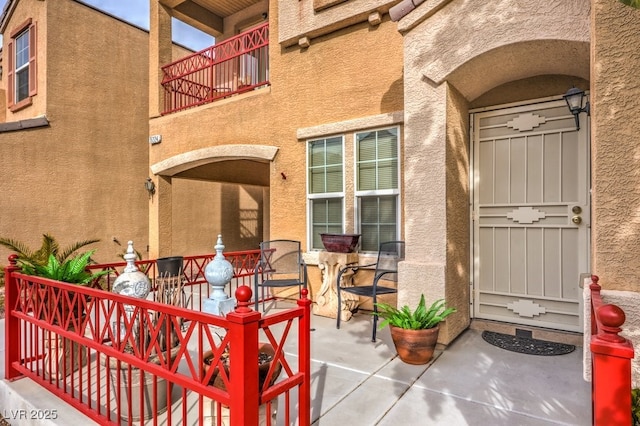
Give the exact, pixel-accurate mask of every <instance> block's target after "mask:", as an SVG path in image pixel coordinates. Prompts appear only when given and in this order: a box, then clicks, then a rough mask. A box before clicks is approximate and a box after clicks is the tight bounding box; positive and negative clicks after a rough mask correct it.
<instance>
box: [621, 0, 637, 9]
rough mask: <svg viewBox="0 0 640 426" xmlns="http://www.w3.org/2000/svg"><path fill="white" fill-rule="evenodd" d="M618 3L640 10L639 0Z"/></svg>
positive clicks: (625, 0)
mask: <svg viewBox="0 0 640 426" xmlns="http://www.w3.org/2000/svg"><path fill="white" fill-rule="evenodd" d="M620 3H624V4H626V5H627V6H631V7H635V8H636V9H640V0H620Z"/></svg>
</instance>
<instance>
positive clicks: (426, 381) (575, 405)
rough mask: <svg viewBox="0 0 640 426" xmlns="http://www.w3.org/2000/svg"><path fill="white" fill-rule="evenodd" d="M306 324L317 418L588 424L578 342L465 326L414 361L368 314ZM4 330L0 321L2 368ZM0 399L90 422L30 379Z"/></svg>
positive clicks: (12, 406) (3, 384)
mask: <svg viewBox="0 0 640 426" xmlns="http://www.w3.org/2000/svg"><path fill="white" fill-rule="evenodd" d="M282 305H283V302H279V307H280V306H282ZM312 327H313V328H314V331H312V333H311V337H312V341H311V345H312V347H311V351H312V362H311V368H312V383H311V394H312V415H311V417H312V421H313V422H314V423H313V424H314V425H324V426H334V425H339V424H348V425H349V426H360V425H362V426H371V425H393V426H395V425H399V424H402V425H424V424H428V425H487V424H491V425H516V424H517V425H543V424H565V425H588V424H591V390H590V388H591V384H590V383H588V382H585V381H584V380H583V378H582V347H581V346H579V347H577V348H576V350H575V351H574V352H572V353H570V354H567V355H560V356H550V357H549V356H535V355H524V354H518V353H514V352H509V351H506V350H503V349H499V348H497V347H495V346H492V345H490V344H488V343H486V342H485V341H484V340H483V339H482V337H481V331H480V330H476V329H469V330H467V331H465V332H464V333H463V334H462V335H461V336H460V337H458V339H456V340H455V341H454V342H453V343H452V344H451V345H449V346H448V347H447V348H446V350H445V351H443V352H437V353H436V357H435V360H434V361H432V362H431V363H430V364H429V365H425V366H412V365H408V364H405V363H403V362H402V361H400V360H399V359H398V358H397V357H396V355H395V350H394V348H393V343H392V341H391V336H390V333H389V330H388V329H386V328H385V329H383V330H381V331H379V333H378V337H379V339H378V341H377V342H376V343H372V342H371V316H370V315H368V314H366V313H359V314H356V315H355V316H354V317H353V319H352V320H350V321H348V322H346V323H343V324H342V328H341V329H340V330H337V329H336V328H335V320H333V319H330V318H325V317H319V316H316V315H313V316H312ZM4 332H5V330H4V320H0V361H1V362H0V377H4V367H5V366H4V354H5V347H4ZM287 352H289V351H287ZM0 407H2V409H1V410H0V415H2V416H4V417H8V416H9V415H10V414H11V412H10V410H14V412H15V410H18V409H26V410H27V412H29V410H30V409H34V410H47V409H49V410H50V409H56V410H57V412H58V419H57V420H55V421H53V422H47V423H46V424H48V425H56V424H59V425H68V424H83V425H89V424H93V421H92V420H90V419H88V418H87V417H85V416H84V415H81V414H79V413H78V412H77V411H75V410H74V409H73V408H71V407H70V406H68V405H67V404H66V403H65V402H63V401H61V400H59V399H58V398H57V397H55V396H54V395H53V394H51V393H50V392H47V391H46V390H44V389H42V388H40V387H38V386H37V385H35V384H34V383H33V382H31V380H29V379H21V380H17V381H14V382H8V381H6V380H1V381H0ZM8 420H9V421H10V422H12V421H11V419H8ZM12 424H16V425H17V424H19V425H21V426H22V425H27V424H33V425H36V424H37V425H41V424H45V423H43V422H42V421H38V420H34V421H33V423H29V422H27V421H24V420H18V421H15V420H14V421H13V422H12ZM193 424H197V423H196V421H195V419H194V422H193ZM278 424H281V419H280V421H279V422H278Z"/></svg>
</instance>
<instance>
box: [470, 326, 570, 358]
mask: <svg viewBox="0 0 640 426" xmlns="http://www.w3.org/2000/svg"><path fill="white" fill-rule="evenodd" d="M482 338H483V339H484V340H485V341H486V342H487V343H490V344H492V345H493V346H497V347H499V348H502V349H506V350H508V351H511V352H518V353H521V354H527V355H547V356H550V355H565V354H568V353H571V352H573V351H574V350H575V349H576V347H575V346H574V345H567V344H565V343H556V342H547V341H546V340H538V339H533V338H531V337H521V336H513V335H510V334H502V333H496V332H493V331H486V330H485V331H483V332H482Z"/></svg>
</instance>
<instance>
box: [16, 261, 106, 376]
mask: <svg viewBox="0 0 640 426" xmlns="http://www.w3.org/2000/svg"><path fill="white" fill-rule="evenodd" d="M94 252H95V250H90V251H87V252H85V253H82V254H78V255H76V256H75V257H72V258H69V259H66V260H64V261H62V262H60V261H59V260H58V259H57V258H56V256H54V255H53V254H50V255H49V259H48V262H47V263H46V264H45V265H42V264H38V263H30V262H22V263H21V266H22V272H23V273H25V274H28V275H35V276H39V277H43V278H49V279H52V280H56V281H62V282H65V283H70V284H77V285H87V284H89V283H91V282H92V281H93V280H95V279H96V278H99V277H100V276H102V275H104V274H106V273H107V271H100V272H97V273H90V272H88V271H87V270H86V268H87V266H88V265H89V263H90V262H91V255H93V253H94ZM31 297H33V298H34V302H35V303H34V305H35V306H42V310H41V311H40V312H39V315H38V316H39V318H40V319H47V318H48V319H49V320H50V321H51V323H52V324H58V325H61V324H66V326H65V327H66V329H67V330H68V331H78V332H81V331H82V330H81V328H82V327H83V323H84V317H85V316H86V312H85V306H86V302H85V303H83V300H82V299H83V297H82V296H81V295H80V294H76V293H74V292H66V293H65V292H64V291H62V290H61V289H59V288H56V287H52V288H45V287H43V288H39V289H38V290H36V292H34V293H32V295H31ZM38 299H40V300H38ZM44 348H45V360H44V373H45V377H53V378H54V379H62V378H64V377H65V376H67V375H69V374H71V373H72V372H74V371H76V370H77V369H78V368H80V367H82V366H84V365H85V364H86V363H87V352H86V350H85V348H83V347H81V346H80V345H79V344H78V343H76V342H73V341H71V340H70V339H66V338H62V337H60V336H59V335H58V334H57V333H56V332H53V331H49V330H45V332H44Z"/></svg>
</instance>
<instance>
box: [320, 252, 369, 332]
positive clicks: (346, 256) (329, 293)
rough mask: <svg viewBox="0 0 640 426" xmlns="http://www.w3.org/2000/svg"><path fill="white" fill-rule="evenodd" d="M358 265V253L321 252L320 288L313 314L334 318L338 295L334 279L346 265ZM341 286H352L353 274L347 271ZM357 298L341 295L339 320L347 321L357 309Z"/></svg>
mask: <svg viewBox="0 0 640 426" xmlns="http://www.w3.org/2000/svg"><path fill="white" fill-rule="evenodd" d="M356 263H358V253H334V252H328V251H321V252H320V255H319V262H318V267H319V268H320V271H322V287H321V288H320V291H319V292H318V294H317V295H316V298H315V304H314V305H313V313H314V314H315V315H321V316H324V317H329V318H336V315H337V312H338V294H337V293H336V279H337V278H338V273H339V272H340V269H342V268H344V267H345V266H347V265H352V264H356ZM341 280H342V286H343V287H346V286H352V285H353V273H352V272H351V271H347V272H345V273H344V274H342V277H341ZM358 301H359V299H358V296H356V295H355V294H351V293H346V292H343V293H342V295H341V302H342V306H341V307H340V320H341V321H349V319H351V316H352V315H353V312H352V311H353V310H355V309H356V308H357V307H358Z"/></svg>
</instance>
